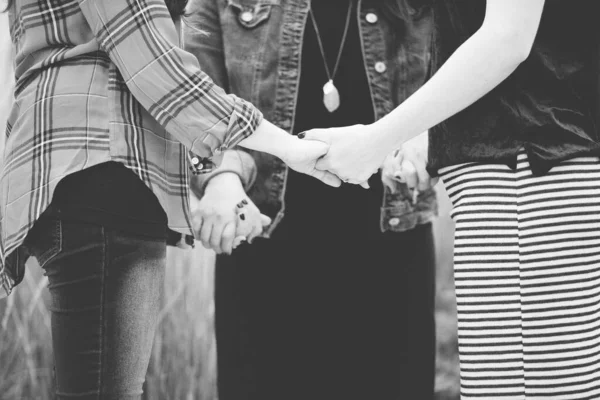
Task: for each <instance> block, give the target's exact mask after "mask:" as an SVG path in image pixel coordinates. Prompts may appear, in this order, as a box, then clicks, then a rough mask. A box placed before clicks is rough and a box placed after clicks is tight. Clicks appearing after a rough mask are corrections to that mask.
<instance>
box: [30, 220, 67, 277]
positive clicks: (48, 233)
mask: <svg viewBox="0 0 600 400" xmlns="http://www.w3.org/2000/svg"><path fill="white" fill-rule="evenodd" d="M25 247H26V248H27V252H28V253H29V255H31V256H33V257H35V258H36V259H37V262H38V264H39V265H40V267H44V266H45V265H46V264H47V263H48V262H49V261H51V260H52V259H53V258H54V257H56V256H57V255H58V254H59V253H60V252H61V250H62V224H61V221H60V219H58V218H56V217H50V216H47V215H42V217H40V218H39V219H38V220H37V221H36V223H35V225H34V226H33V228H31V230H30V231H29V233H28V234H27V239H25Z"/></svg>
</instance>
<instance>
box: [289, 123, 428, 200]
mask: <svg viewBox="0 0 600 400" xmlns="http://www.w3.org/2000/svg"><path fill="white" fill-rule="evenodd" d="M377 133H378V132H377V131H376V128H375V125H353V126H347V127H343V128H329V129H312V130H310V131H307V132H304V133H301V134H300V135H298V137H300V138H303V139H304V140H316V141H321V142H324V143H326V144H327V145H328V146H329V151H328V152H327V154H326V155H325V156H323V157H322V158H320V159H319V160H318V161H317V162H316V164H315V168H316V169H317V170H321V171H329V172H330V173H332V174H335V175H337V176H338V177H339V178H340V179H341V180H342V181H344V182H348V183H354V184H360V185H361V186H363V187H364V188H368V187H369V186H368V184H367V181H368V179H369V178H370V177H371V175H373V174H374V173H375V172H377V170H378V169H379V168H382V180H383V182H384V183H385V184H386V185H387V186H389V187H393V181H400V182H405V183H406V184H407V186H408V187H409V188H410V189H413V190H416V191H417V192H418V191H424V190H427V189H429V188H431V187H432V186H435V184H436V183H437V179H433V180H432V179H431V177H430V176H429V173H428V172H427V168H426V167H427V152H428V146H429V136H428V133H427V132H423V133H422V134H420V135H418V136H415V137H414V138H413V139H411V140H409V141H407V142H405V143H404V144H403V145H402V146H401V147H400V149H399V150H398V151H396V152H393V153H391V154H390V153H389V146H386V145H383V144H382V143H379V142H380V141H378V140H377V137H378V134H377Z"/></svg>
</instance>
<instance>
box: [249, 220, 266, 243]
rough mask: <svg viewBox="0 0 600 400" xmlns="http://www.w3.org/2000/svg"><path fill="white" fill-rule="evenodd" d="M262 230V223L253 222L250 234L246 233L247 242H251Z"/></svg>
mask: <svg viewBox="0 0 600 400" xmlns="http://www.w3.org/2000/svg"><path fill="white" fill-rule="evenodd" d="M262 232H263V227H262V224H260V223H259V224H255V225H254V228H253V229H252V232H251V233H250V235H248V243H252V242H253V241H254V239H256V238H257V237H258V236H260V234H261V233H262Z"/></svg>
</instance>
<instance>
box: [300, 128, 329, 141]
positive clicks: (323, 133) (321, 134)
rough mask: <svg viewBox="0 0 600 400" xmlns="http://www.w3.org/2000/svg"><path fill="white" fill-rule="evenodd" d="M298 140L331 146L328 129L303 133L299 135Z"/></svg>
mask: <svg viewBox="0 0 600 400" xmlns="http://www.w3.org/2000/svg"><path fill="white" fill-rule="evenodd" d="M298 138H300V139H305V140H317V141H319V142H325V143H327V144H331V135H330V134H329V132H328V130H327V129H311V130H310V131H306V132H301V133H299V134H298Z"/></svg>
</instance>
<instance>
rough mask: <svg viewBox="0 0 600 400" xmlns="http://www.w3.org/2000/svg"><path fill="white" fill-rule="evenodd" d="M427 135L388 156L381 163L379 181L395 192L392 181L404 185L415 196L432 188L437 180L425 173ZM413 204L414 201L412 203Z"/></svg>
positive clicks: (423, 134) (427, 145)
mask: <svg viewBox="0 0 600 400" xmlns="http://www.w3.org/2000/svg"><path fill="white" fill-rule="evenodd" d="M428 147H429V135H428V133H427V132H423V133H422V134H420V135H418V136H415V137H414V138H413V139H411V140H409V141H407V142H405V143H404V144H403V145H402V147H401V148H400V149H399V150H397V151H395V152H393V153H391V154H389V155H388V156H387V158H386V159H385V161H384V163H383V167H382V170H381V180H382V181H383V183H384V184H385V185H386V186H387V187H389V188H390V190H391V191H392V193H393V192H394V191H395V187H396V186H395V185H394V181H396V182H402V183H406V186H408V188H409V189H410V190H413V193H415V196H414V197H413V198H414V199H416V195H417V194H418V193H419V192H423V191H426V190H428V189H430V188H432V187H434V186H435V185H436V184H437V182H438V180H439V178H431V176H429V173H428V172H427V161H428V159H427V151H428ZM413 202H414V201H413Z"/></svg>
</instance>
